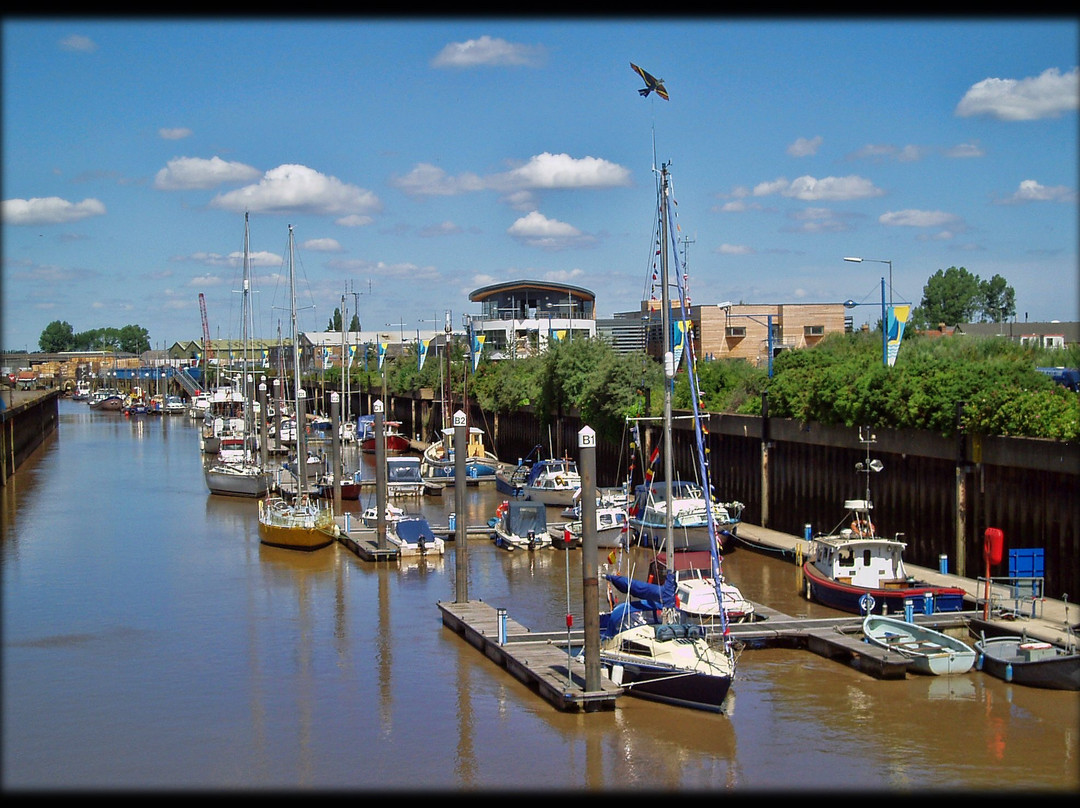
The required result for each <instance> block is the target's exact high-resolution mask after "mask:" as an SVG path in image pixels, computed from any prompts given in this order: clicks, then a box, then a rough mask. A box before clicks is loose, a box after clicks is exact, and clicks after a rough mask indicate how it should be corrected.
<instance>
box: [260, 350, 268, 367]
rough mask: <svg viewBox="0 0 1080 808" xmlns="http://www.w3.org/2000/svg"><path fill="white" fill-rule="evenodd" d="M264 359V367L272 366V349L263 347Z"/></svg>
mask: <svg viewBox="0 0 1080 808" xmlns="http://www.w3.org/2000/svg"><path fill="white" fill-rule="evenodd" d="M262 360H263V367H264V368H268V367H270V351H268V350H266V348H263V352H262Z"/></svg>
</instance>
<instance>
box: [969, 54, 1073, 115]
mask: <svg viewBox="0 0 1080 808" xmlns="http://www.w3.org/2000/svg"><path fill="white" fill-rule="evenodd" d="M1078 88H1080V70H1078V68H1075V67H1074V68H1073V69H1072V70H1071V71H1069V72H1068V73H1066V74H1065V75H1062V74H1061V71H1060V70H1058V68H1056V67H1051V68H1049V69H1048V70H1044V71H1043V72H1042V73H1041V74H1040V75H1038V76H1036V77H1034V78H1030V77H1029V78H1026V79H996V78H989V79H983V80H982V81H980V82H978V83H977V84H974V85H972V87H971V89H969V90H968V91H967V92H966V93H965V94H964V97H963V98H961V99H960V103H959V104H957V105H956V112H955V114H956V115H958V116H959V117H962V118H967V117H971V116H973V115H989V116H991V117H993V118H997V119H998V120H1002V121H1034V120H1038V119H1040V118H1057V117H1060V116H1061V114H1062V113H1063V112H1067V111H1068V110H1073V109H1076V108H1077V106H1080V102H1078Z"/></svg>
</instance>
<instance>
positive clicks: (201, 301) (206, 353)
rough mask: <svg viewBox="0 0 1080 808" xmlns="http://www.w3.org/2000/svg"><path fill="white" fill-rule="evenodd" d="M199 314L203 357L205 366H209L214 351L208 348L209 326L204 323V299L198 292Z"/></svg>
mask: <svg viewBox="0 0 1080 808" xmlns="http://www.w3.org/2000/svg"><path fill="white" fill-rule="evenodd" d="M199 314H201V315H202V341H203V356H205V357H206V364H209V363H210V359H211V358H212V357H213V355H214V351H213V349H212V348H211V347H210V324H209V323H207V322H206V298H205V297H204V296H203V293H202V292H199Z"/></svg>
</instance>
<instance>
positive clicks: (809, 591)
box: [802, 561, 965, 614]
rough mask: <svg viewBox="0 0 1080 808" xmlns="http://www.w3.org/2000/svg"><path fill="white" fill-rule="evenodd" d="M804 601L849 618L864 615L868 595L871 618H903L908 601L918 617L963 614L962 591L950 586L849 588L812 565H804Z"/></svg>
mask: <svg viewBox="0 0 1080 808" xmlns="http://www.w3.org/2000/svg"><path fill="white" fill-rule="evenodd" d="M802 569H803V580H804V581H805V587H806V598H807V600H813V601H817V602H818V603H820V604H822V605H823V606H829V607H831V608H833V609H839V610H840V611H842V612H848V613H850V614H864V613H866V609H864V608H863V607H862V605H861V601H862V598H863V597H865V596H867V595H869V596H870V600H871V601H872V602H871V603H870V610H869V613H870V614H903V613H904V601H905V600H910V601H911V602H912V607H913V609H914V610H915V612H916V613H917V614H933V613H935V612H960V611H963V610H964V595H965V593H964V590H963V589H961V588H959V587H953V586H931V585H930V584H926V583H920V582H918V581H916V582H913V584H912V585H910V586H905V587H902V588H897V589H891V588H890V589H868V588H866V587H861V586H851V585H849V584H844V583H842V582H840V581H835V580H832V579H831V578H827V577H826V576H824V575H823V574H822V573H821V572H820V571H819V570H818V569H817V568H816V567H815V566H814V565H813V562H812V561H807V562H806V563H804V564H803V567H802Z"/></svg>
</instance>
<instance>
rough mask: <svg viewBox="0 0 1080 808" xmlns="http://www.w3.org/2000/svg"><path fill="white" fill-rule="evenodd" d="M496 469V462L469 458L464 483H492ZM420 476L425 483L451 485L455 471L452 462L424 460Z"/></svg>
mask: <svg viewBox="0 0 1080 808" xmlns="http://www.w3.org/2000/svg"><path fill="white" fill-rule="evenodd" d="M496 469H497V465H496V461H487V460H481V459H480V458H478V457H470V458H467V459H466V460H465V483H466V484H467V485H477V484H479V483H482V482H492V481H494V479H495V471H496ZM420 474H421V476H422V477H423V479H424V480H425V482H427V481H430V482H435V483H453V482H454V476H455V469H454V463H453V461H450V462H436V461H432V460H429V459H428V458H427V457H425V458H424V464H423V466H422V467H421V470H420Z"/></svg>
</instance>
